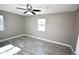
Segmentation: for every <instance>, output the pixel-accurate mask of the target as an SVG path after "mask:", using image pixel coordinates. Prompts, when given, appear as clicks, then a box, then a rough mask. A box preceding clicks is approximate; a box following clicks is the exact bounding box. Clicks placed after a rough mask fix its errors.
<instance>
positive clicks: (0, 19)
mask: <svg viewBox="0 0 79 59" xmlns="http://www.w3.org/2000/svg"><path fill="white" fill-rule="evenodd" d="M0 31H4V21H3V16H2V15H0Z"/></svg>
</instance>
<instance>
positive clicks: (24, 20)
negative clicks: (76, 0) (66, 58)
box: [0, 4, 79, 55]
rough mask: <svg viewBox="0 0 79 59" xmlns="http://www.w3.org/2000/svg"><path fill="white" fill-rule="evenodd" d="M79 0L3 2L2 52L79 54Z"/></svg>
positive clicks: (0, 19)
mask: <svg viewBox="0 0 79 59" xmlns="http://www.w3.org/2000/svg"><path fill="white" fill-rule="evenodd" d="M78 33H79V5H78V4H0V55H79V34H78Z"/></svg>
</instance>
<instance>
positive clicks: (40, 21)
mask: <svg viewBox="0 0 79 59" xmlns="http://www.w3.org/2000/svg"><path fill="white" fill-rule="evenodd" d="M37 24H38V29H37V30H38V31H43V32H45V30H46V19H38V22H37Z"/></svg>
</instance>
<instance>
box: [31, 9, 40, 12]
mask: <svg viewBox="0 0 79 59" xmlns="http://www.w3.org/2000/svg"><path fill="white" fill-rule="evenodd" d="M33 11H36V12H41V10H36V9H34V10H33Z"/></svg>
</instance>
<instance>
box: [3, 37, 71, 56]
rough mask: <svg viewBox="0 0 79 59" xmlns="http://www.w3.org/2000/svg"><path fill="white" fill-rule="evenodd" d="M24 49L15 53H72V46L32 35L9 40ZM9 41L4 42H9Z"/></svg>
mask: <svg viewBox="0 0 79 59" xmlns="http://www.w3.org/2000/svg"><path fill="white" fill-rule="evenodd" d="M7 42H8V43H9V44H12V45H14V46H16V47H19V48H21V49H22V50H21V51H19V52H18V53H16V54H14V55H71V54H72V51H71V50H70V48H68V47H65V46H61V45H57V44H54V43H49V42H45V41H42V40H39V39H35V38H31V37H27V36H26V37H19V38H16V39H12V40H9V41H7ZM7 42H4V43H6V44H7Z"/></svg>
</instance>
